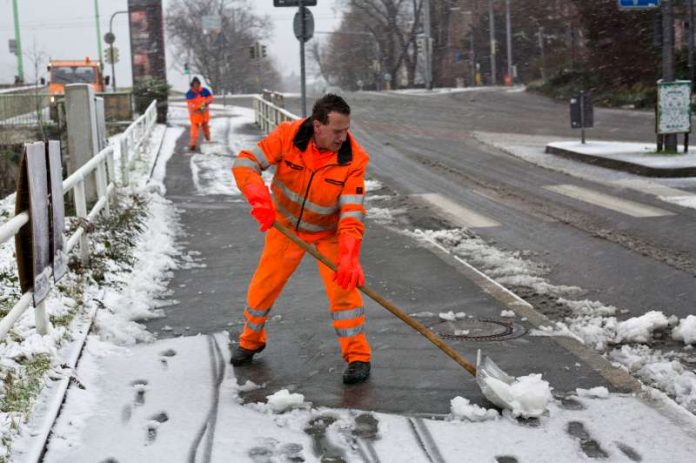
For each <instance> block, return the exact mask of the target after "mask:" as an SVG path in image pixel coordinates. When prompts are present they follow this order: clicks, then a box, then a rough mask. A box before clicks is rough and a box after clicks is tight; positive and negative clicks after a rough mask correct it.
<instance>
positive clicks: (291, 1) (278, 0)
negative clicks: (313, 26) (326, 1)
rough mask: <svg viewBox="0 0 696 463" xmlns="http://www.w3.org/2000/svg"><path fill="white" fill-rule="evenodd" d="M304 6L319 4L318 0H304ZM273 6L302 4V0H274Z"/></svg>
mask: <svg viewBox="0 0 696 463" xmlns="http://www.w3.org/2000/svg"><path fill="white" fill-rule="evenodd" d="M302 5H303V6H317V0H303V1H302ZM273 6H278V7H283V6H294V7H298V6H300V0H273Z"/></svg>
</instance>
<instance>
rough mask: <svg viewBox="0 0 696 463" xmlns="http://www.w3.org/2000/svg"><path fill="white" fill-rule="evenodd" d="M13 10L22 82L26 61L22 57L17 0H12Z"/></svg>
mask: <svg viewBox="0 0 696 463" xmlns="http://www.w3.org/2000/svg"><path fill="white" fill-rule="evenodd" d="M12 11H13V14H14V31H15V42H16V43H17V49H16V51H15V54H16V56H17V78H18V79H19V81H20V82H24V61H23V58H22V37H21V36H20V34H19V10H18V8H17V0H12Z"/></svg>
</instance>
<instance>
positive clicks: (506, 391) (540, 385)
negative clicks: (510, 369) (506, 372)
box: [486, 374, 553, 418]
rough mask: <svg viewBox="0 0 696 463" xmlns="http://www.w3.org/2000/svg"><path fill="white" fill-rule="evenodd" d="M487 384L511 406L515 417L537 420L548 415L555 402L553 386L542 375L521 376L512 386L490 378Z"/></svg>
mask: <svg viewBox="0 0 696 463" xmlns="http://www.w3.org/2000/svg"><path fill="white" fill-rule="evenodd" d="M486 384H488V386H489V387H490V388H491V390H492V391H493V392H494V393H495V394H496V395H497V396H498V397H500V398H501V399H502V400H503V401H504V402H505V403H507V404H508V405H509V407H510V411H511V412H512V415H513V416H514V417H522V418H537V417H539V416H541V415H543V414H544V413H546V410H547V409H548V406H549V404H550V403H551V401H553V395H552V394H551V386H549V383H548V381H545V380H543V379H542V378H541V375H540V374H531V375H527V376H520V377H518V378H515V381H514V382H513V383H512V384H507V383H505V382H503V381H500V380H498V379H496V378H493V377H488V378H486Z"/></svg>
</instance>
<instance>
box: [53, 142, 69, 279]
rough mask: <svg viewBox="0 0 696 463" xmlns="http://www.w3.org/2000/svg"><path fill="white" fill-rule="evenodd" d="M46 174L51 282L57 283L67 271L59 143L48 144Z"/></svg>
mask: <svg viewBox="0 0 696 463" xmlns="http://www.w3.org/2000/svg"><path fill="white" fill-rule="evenodd" d="M48 173H49V179H48V180H49V182H48V183H49V187H50V191H51V255H52V256H53V259H52V260H53V280H54V281H55V282H58V280H60V279H61V278H62V277H63V276H64V275H65V274H66V273H67V271H68V258H67V255H66V253H65V239H64V237H63V231H64V230H65V203H64V202H63V166H62V165H61V162H60V142H59V141H49V142H48Z"/></svg>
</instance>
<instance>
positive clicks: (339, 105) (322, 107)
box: [312, 93, 350, 124]
mask: <svg viewBox="0 0 696 463" xmlns="http://www.w3.org/2000/svg"><path fill="white" fill-rule="evenodd" d="M329 113H340V114H343V115H344V116H350V106H348V103H346V100H344V99H343V98H341V97H340V96H338V95H334V94H333V93H327V94H326V95H324V96H323V97H321V98H319V99H318V100H317V101H316V102H315V103H314V108H312V119H313V120H315V121H319V122H321V123H322V124H328V123H329Z"/></svg>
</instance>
